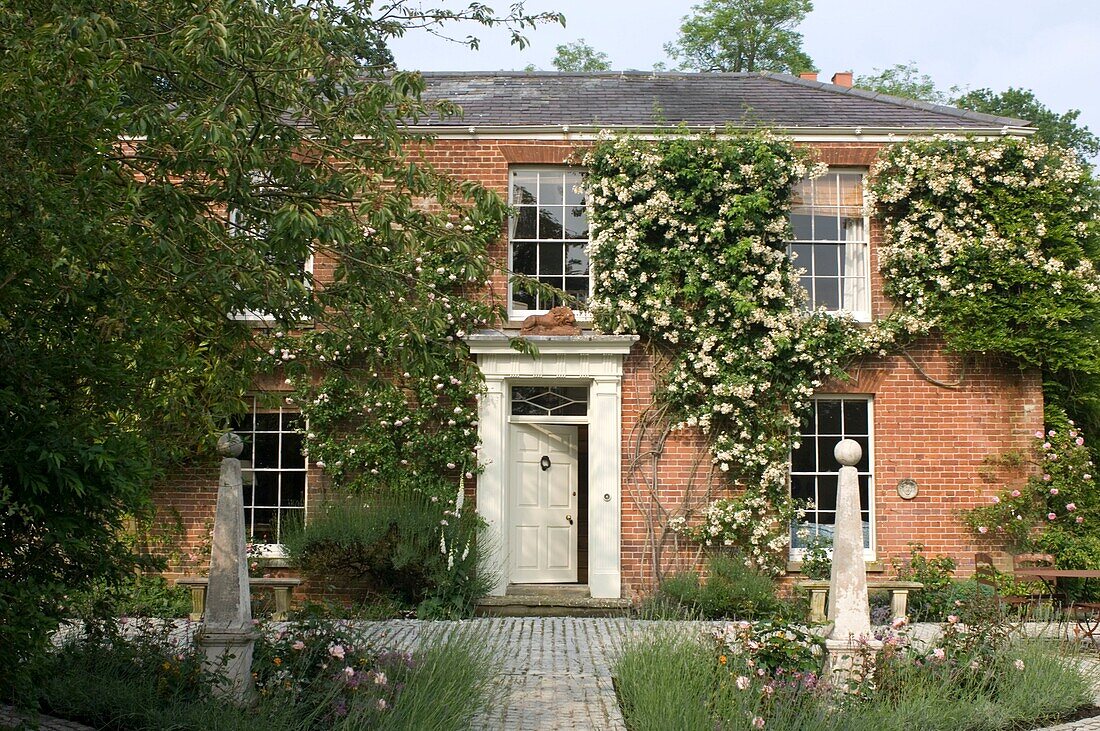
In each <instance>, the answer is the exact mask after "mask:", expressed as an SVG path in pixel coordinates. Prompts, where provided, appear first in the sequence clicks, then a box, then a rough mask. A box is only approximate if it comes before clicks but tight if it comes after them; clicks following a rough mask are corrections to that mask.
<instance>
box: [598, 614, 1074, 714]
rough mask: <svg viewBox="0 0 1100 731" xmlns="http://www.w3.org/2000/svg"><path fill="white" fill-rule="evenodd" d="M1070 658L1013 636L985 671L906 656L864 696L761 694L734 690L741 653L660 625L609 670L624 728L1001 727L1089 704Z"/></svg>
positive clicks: (757, 685) (757, 688)
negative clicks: (757, 721) (992, 668)
mask: <svg viewBox="0 0 1100 731" xmlns="http://www.w3.org/2000/svg"><path fill="white" fill-rule="evenodd" d="M1015 660H1021V661H1022V662H1023V666H1024V669H1023V670H1017V669H1015V666H1014V665H1013V662H1014V661H1015ZM1072 661H1073V653H1072V651H1070V650H1068V649H1066V648H1057V647H1052V646H1049V645H1043V644H1039V643H1036V642H1018V643H1015V644H1013V645H1010V646H1009V647H1008V648H1006V649H1005V650H1004V651H1003V657H1002V658H1001V660H1000V662H999V664H998V666H997V670H996V672H988V673H986V674H984V675H981V674H978V675H970V676H968V675H967V671H965V670H959V669H956V670H955V671H954V672H944V670H943V668H942V667H937V668H934V669H930V668H929V666H928V665H927V664H924V665H921V666H916V665H915V664H913V663H911V662H906V663H900V664H898V665H896V666H894V668H893V671H892V672H891V674H890V676H889V678H886V677H885V676H884V677H883V678H882V680H883V681H884V683H883V686H881V687H879V688H877V689H875V690H872V691H870V692H866V693H864V694H863V695H862V696H846V695H837V694H835V693H833V692H831V691H822V690H819V691H808V690H805V689H801V690H793V689H783V688H780V689H779V690H777V691H776V692H775V693H774V694H773V695H772V696H767V695H765V694H764V692H763V682H762V681H761V680H760V679H759V678H755V677H753V682H752V684H751V685H750V687H749V688H748V689H745V690H742V689H740V688H738V687H737V683H736V678H737V676H738V675H745V676H746V677H749V676H752V671H751V670H749V669H747V668H745V667H744V666H743V665H738V663H739V662H740V659H739V658H735V657H730V658H728V660H727V663H728V664H727V665H726V666H723V665H721V664H719V662H718V660H717V656H716V653H715V650H714V648H713V646H712V645H711V644H710V642H709V641H708V640H703V639H700V638H699V637H698V636H688V635H684V634H682V633H679V634H678V633H673V632H671V631H667V630H664V631H662V630H658V631H656V632H654V633H652V634H650V635H648V636H646V637H643V638H641V639H637V640H634V641H631V642H630V643H628V644H627V645H626V646H625V647H624V649H623V653H622V655H621V657H620V659H619V660H618V662H617V663H616V665H615V668H614V675H615V680H616V687H617V689H618V692H619V699H620V703H621V705H622V709H623V714H624V717H625V718H626V722H627V727H628V728H629V729H631V731H650V730H652V731H657V730H659V729H668V728H669V719H676V726H675V727H676V728H677V729H678V731H696V730H697V731H714V729H716V728H718V729H751V728H752V720H753V718H754V717H757V716H759V717H760V718H763V719H764V720H765V722H766V725H765V728H767V729H769V730H770V731H775V730H777V729H778V730H780V731H894V730H897V731H903V730H904V731H996V730H999V729H1004V730H1006V731H1007V730H1009V729H1013V730H1014V729H1024V728H1034V727H1036V726H1039V725H1043V724H1045V723H1048V722H1052V721H1055V720H1057V719H1059V718H1061V717H1065V716H1066V715H1068V714H1071V713H1072V712H1074V711H1075V710H1077V709H1079V708H1082V707H1084V706H1087V705H1089V701H1090V695H1089V693H1088V688H1087V684H1086V682H1085V680H1084V679H1083V678H1082V677H1081V675H1080V673H1079V672H1078V671H1077V670H1076V666H1075V664H1074V663H1073V662H1072ZM960 679H963V680H960Z"/></svg>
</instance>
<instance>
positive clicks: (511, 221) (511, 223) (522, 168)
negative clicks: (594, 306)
mask: <svg viewBox="0 0 1100 731" xmlns="http://www.w3.org/2000/svg"><path fill="white" fill-rule="evenodd" d="M516 173H554V174H557V175H561V174H563V173H575V174H577V175H578V176H579V177H580V179H581V181H583V180H584V176H585V175H586V173H587V171H586V170H584V169H583V168H576V167H568V166H562V165H511V166H509V167H508V205H509V207H512V208H514V207H515V206H516V205H517V203H516V201H515V186H514V185H513V184H512V177H513V175H514V174H516ZM536 195H537V194H536ZM563 200H564V198H563ZM537 205H538V203H537V201H536V206H537ZM585 205H586V207H587V199H586V204H585ZM564 224H565V222H564V221H563V222H562V225H563V228H564ZM591 225H592V224H591V219H590V220H589V236H588V238H584V239H562V240H561V242H562V243H563V244H583V245H584V246H585V247H586V248H587V246H588V244H589V242H590V241H591V240H592V239H591ZM514 230H515V214H514V213H511V214H509V216H508V231H507V234H508V272H509V278H508V317H509V319H511V320H522V319H523V318H525V317H528V316H530V315H545V314H546V313H547V312H549V310H548V309H532V310H517V309H515V307H514V303H513V300H512V294H513V283H512V278H511V274H512V273H513V272H514V271H515V269H514V266H513V262H512V251H513V244H514V243H515V240H514V239H513V238H512V232H513V231H514ZM519 241H520V242H521V243H535V244H537V243H539V242H542V241H555V239H520V240H519ZM535 256H536V261H537V259H538V254H537V253H536V255H535ZM521 273H524V272H521ZM524 274H525V273H524ZM527 276H534V277H535V278H536V279H537V278H538V275H527ZM550 276H558V275H550ZM561 276H562V277H563V283H564V277H566V276H567V275H566V274H565V272H564V269H563V271H562V275H561ZM573 276H578V275H573ZM593 281H594V280H593V276H592V262H591V260H590V261H589V263H588V297H589V298H591V297H592V287H593ZM575 314H576V318H577V320H578V321H581V322H589V321H591V319H592V315H591V313H590V312H588V311H583V310H582V311H577V312H576V313H575Z"/></svg>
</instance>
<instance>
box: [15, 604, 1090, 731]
mask: <svg viewBox="0 0 1100 731" xmlns="http://www.w3.org/2000/svg"><path fill="white" fill-rule="evenodd" d="M659 624H660V625H663V626H666V627H667V626H669V625H670V623H658V622H651V621H642V620H628V619H614V618H573V617H546V618H533V617H515V618H513V617H503V618H490V619H477V620H470V621H465V622H422V621H418V620H393V621H386V622H361V623H359V622H357V623H354V627H355V628H356V629H357V630H358V631H359V632H361V635H362V637H363V639H364V640H367V641H369V642H370V643H371V644H373V645H376V646H378V647H386V648H392V649H397V650H402V651H407V650H413V649H415V648H416V647H417V646H418V645H419V644H420V642H421V641H422V640H423V639H425V638H426V637H428V636H430V635H432V634H433V633H437V632H444V633H446V632H451V631H455V630H461V629H464V628H469V629H472V630H474V631H477V632H481V633H484V636H485V637H486V639H487V641H488V642H490V643H492V645H493V650H494V652H495V653H496V654H497V655H498V656H499V658H500V662H501V669H500V675H499V682H500V689H499V690H500V694H499V697H498V702H497V703H496V704H495V705H494V706H493V707H492V709H491V710H490V711H489V712H488V713H486V714H485V715H484V716H482V717H481V718H479V719H477V722H476V724H475V726H474V728H475V729H476V730H477V731H498V730H499V731H503V730H506V731H559V730H560V731H565V730H591V731H625V730H626V726H625V724H624V722H623V717H622V713H621V712H620V711H619V705H618V701H617V699H616V697H615V690H614V687H613V686H612V682H611V665H612V664H613V662H614V660H615V658H616V657H617V654H618V652H619V648H620V647H621V646H622V643H623V641H624V640H625V639H627V638H629V637H635V636H639V635H641V634H644V633H645V632H648V631H651V630H652V629H653V628H654V627H656V626H657V625H659ZM711 624H717V623H703V622H680V623H675V625H676V626H679V627H681V628H683V629H684V631H690V632H698V631H702V630H704V629H705V628H706V627H707V626H708V625H711ZM194 629H195V626H194V625H189V624H185V623H180V624H179V625H177V627H176V628H175V632H174V634H175V636H176V637H177V638H178V639H179V641H181V642H184V641H187V639H189V638H190V636H191V634H192V633H193V631H194ZM914 630H915V632H914V634H916V635H917V636H923V637H925V638H929V637H930V636H931V634H932V632H934V628H933V626H928V627H924V626H918V627H915V628H914ZM1084 662H1085V664H1086V665H1087V666H1088V667H1087V668H1086V672H1088V673H1089V674H1090V675H1091V677H1093V678H1094V679H1095V681H1094V682H1095V684H1094V694H1095V701H1096V703H1097V705H1100V661H1098V660H1086V661H1084ZM20 718H21V717H20V716H18V714H15V713H14V712H13V711H12V709H11V708H8V707H4V706H0V728H17V727H18V726H19V722H20ZM40 722H41V726H40V728H42V729H45V730H46V731H90V730H89V729H88V727H86V726H81V725H80V724H73V723H70V722H67V721H59V720H57V719H49V718H45V717H43V718H41V719H40ZM1042 731H1100V717H1097V718H1090V719H1085V720H1082V721H1074V722H1070V723H1066V724H1061V725H1059V726H1053V727H1050V728H1049V729H1043V730H1042Z"/></svg>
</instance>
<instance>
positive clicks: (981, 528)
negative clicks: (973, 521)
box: [978, 525, 989, 533]
mask: <svg viewBox="0 0 1100 731" xmlns="http://www.w3.org/2000/svg"><path fill="white" fill-rule="evenodd" d="M978 532H979V533H988V532H989V529H988V528H986V527H985V526H984V525H979V526H978Z"/></svg>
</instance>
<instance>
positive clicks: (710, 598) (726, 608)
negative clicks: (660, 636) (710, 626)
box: [657, 555, 787, 619]
mask: <svg viewBox="0 0 1100 731" xmlns="http://www.w3.org/2000/svg"><path fill="white" fill-rule="evenodd" d="M657 591H658V594H659V595H660V596H662V597H664V598H666V599H669V600H672V601H674V602H675V603H677V604H679V606H680V607H682V608H683V609H684V610H686V611H687V612H688V613H690V614H698V615H699V616H701V617H703V618H705V619H755V618H760V617H774V616H780V615H782V614H784V612H786V611H787V605H786V604H785V603H784V602H783V601H782V600H781V599H780V598H779V597H778V595H777V593H776V584H775V580H774V579H772V578H771V577H770V576H768V575H767V574H765V573H763V572H761V571H758V570H756V569H753V568H751V567H749V566H746V565H745V562H744V561H743V560H742V559H740V558H739V557H737V556H728V555H720V556H714V557H713V558H711V559H710V560H709V561H708V562H707V579H706V581H705V582H701V581H700V579H699V575H698V574H696V573H694V572H685V573H681V574H676V575H673V576H670V577H669V578H667V579H665V580H664V581H662V582H661V585H660V586H659V587H658V590H657Z"/></svg>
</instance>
